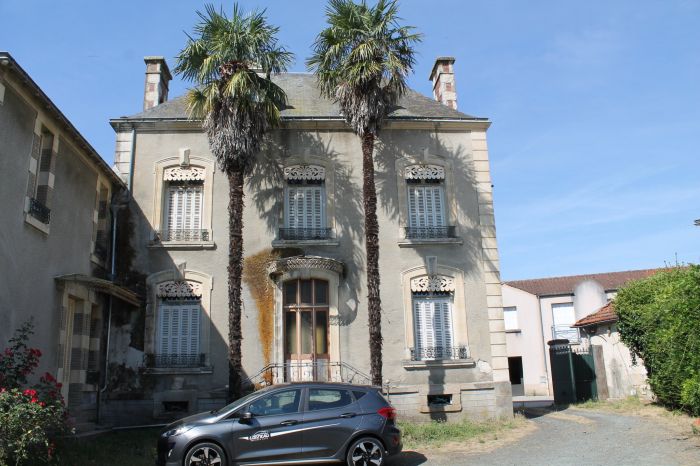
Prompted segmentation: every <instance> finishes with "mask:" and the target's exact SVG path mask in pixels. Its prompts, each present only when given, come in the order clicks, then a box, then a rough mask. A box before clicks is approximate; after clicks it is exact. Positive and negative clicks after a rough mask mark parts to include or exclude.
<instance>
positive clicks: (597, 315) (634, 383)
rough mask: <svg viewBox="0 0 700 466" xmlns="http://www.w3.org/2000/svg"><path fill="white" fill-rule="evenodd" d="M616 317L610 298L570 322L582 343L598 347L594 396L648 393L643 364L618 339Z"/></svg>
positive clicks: (613, 396) (649, 394)
mask: <svg viewBox="0 0 700 466" xmlns="http://www.w3.org/2000/svg"><path fill="white" fill-rule="evenodd" d="M618 320H619V319H618V317H617V313H616V312H615V305H614V303H613V302H612V301H611V302H609V303H607V304H606V305H605V306H603V307H601V308H600V309H598V310H597V311H595V312H593V313H592V314H589V315H587V316H586V317H584V318H583V319H580V320H578V321H576V323H575V324H574V325H573V327H574V328H578V329H580V330H581V339H582V340H583V341H584V343H585V344H586V345H588V346H591V347H598V348H600V350H599V351H596V352H594V354H595V353H598V352H599V353H600V356H599V359H598V360H596V364H597V366H596V378H597V387H598V398H599V399H601V400H607V399H620V398H626V397H628V396H642V397H650V396H651V391H650V388H649V384H648V383H647V372H646V369H645V367H644V364H643V363H642V361H640V360H639V359H634V358H633V357H632V354H631V353H630V349H629V348H628V347H627V345H625V344H624V343H623V342H622V341H620V332H619V331H618V329H617V322H618Z"/></svg>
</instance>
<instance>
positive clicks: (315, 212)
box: [285, 186, 326, 228]
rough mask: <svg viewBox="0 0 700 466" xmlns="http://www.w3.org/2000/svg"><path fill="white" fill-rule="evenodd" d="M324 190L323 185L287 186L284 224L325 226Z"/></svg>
mask: <svg viewBox="0 0 700 466" xmlns="http://www.w3.org/2000/svg"><path fill="white" fill-rule="evenodd" d="M325 194H326V190H325V187H324V186H288V187H287V199H286V201H287V205H286V209H285V210H286V218H285V226H286V227H287V228H325V226H326V198H325Z"/></svg>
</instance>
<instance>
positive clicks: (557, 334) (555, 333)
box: [552, 325, 580, 343]
mask: <svg viewBox="0 0 700 466" xmlns="http://www.w3.org/2000/svg"><path fill="white" fill-rule="evenodd" d="M552 339H553V340H563V339H566V340H569V342H571V343H578V342H579V340H580V336H579V333H578V328H575V327H574V328H572V327H569V326H568V325H552Z"/></svg>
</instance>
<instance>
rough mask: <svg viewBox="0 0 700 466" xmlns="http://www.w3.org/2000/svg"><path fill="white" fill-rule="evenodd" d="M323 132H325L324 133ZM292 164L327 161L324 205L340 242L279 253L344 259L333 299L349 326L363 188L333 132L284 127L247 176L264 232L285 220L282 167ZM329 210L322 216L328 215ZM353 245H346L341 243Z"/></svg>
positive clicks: (360, 260) (360, 258)
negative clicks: (338, 294) (337, 293)
mask: <svg viewBox="0 0 700 466" xmlns="http://www.w3.org/2000/svg"><path fill="white" fill-rule="evenodd" d="M322 135H326V137H325V138H323V137H322ZM292 159H294V162H293V163H297V162H300V163H308V164H314V163H319V162H323V164H324V165H325V166H326V169H327V174H326V179H327V180H328V179H329V176H330V175H331V174H329V173H328V172H329V171H331V170H332V176H333V178H334V186H333V192H329V191H330V190H329V186H328V184H326V188H327V190H328V191H327V196H328V199H329V201H330V202H329V204H330V203H332V204H334V205H333V210H334V215H333V217H334V218H333V220H334V225H335V235H336V236H335V237H336V239H337V240H338V241H339V242H340V246H337V247H336V246H330V247H329V246H318V245H295V246H294V250H293V251H284V250H282V254H283V255H295V254H296V255H298V254H299V252H300V251H301V252H302V253H303V254H304V255H309V256H311V255H314V256H321V257H328V258H332V259H336V260H339V261H341V262H343V263H344V264H345V268H344V269H345V272H344V277H342V278H341V288H342V291H341V295H342V298H343V299H339V302H338V314H339V322H338V323H339V324H340V325H349V324H351V323H352V322H353V321H354V320H355V318H356V317H357V309H358V304H357V303H358V302H359V298H358V295H357V287H356V286H349V284H355V283H359V280H361V276H360V271H361V270H363V269H364V260H365V258H364V248H363V247H361V246H362V243H361V241H363V239H364V228H363V222H362V219H363V208H362V190H361V189H360V187H359V185H358V183H357V179H356V178H355V176H354V172H353V167H352V166H350V165H348V164H347V163H346V162H344V161H342V160H341V159H340V154H339V153H338V152H337V151H336V150H334V149H333V136H332V134H331V133H330V132H318V131H315V132H309V131H294V130H285V131H278V132H275V133H274V134H272V135H271V137H270V138H269V139H268V140H267V141H266V144H265V147H264V148H263V150H261V151H260V154H259V155H258V163H256V164H255V167H254V168H253V170H252V172H251V174H250V176H249V177H248V179H247V187H248V190H249V192H251V193H253V194H252V200H253V205H254V206H255V208H256V209H257V211H258V213H259V215H260V218H261V219H262V220H264V221H265V224H266V228H267V231H268V233H272V234H273V235H275V237H277V233H278V231H279V228H280V227H282V226H283V225H284V216H283V215H284V189H285V184H286V182H285V179H284V167H285V165H288V164H289V163H290V161H291V160H292ZM330 211H331V209H328V212H327V215H330ZM346 244H352V247H351V248H349V249H348V248H344V247H343V246H344V245H346ZM339 298H341V297H339Z"/></svg>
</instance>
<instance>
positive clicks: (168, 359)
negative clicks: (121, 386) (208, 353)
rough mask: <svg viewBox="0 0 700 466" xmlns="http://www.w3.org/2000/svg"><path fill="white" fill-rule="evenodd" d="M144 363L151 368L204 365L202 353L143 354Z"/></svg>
mask: <svg viewBox="0 0 700 466" xmlns="http://www.w3.org/2000/svg"><path fill="white" fill-rule="evenodd" d="M143 359H144V361H143V362H144V365H145V366H146V367H152V368H194V367H204V363H205V357H204V354H144V356H143Z"/></svg>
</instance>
